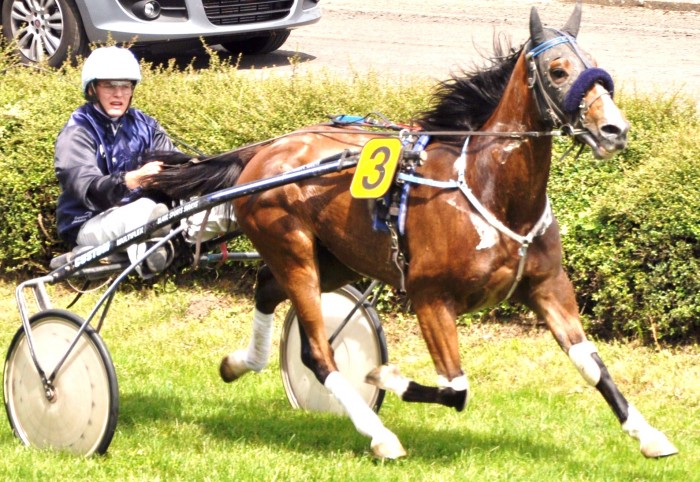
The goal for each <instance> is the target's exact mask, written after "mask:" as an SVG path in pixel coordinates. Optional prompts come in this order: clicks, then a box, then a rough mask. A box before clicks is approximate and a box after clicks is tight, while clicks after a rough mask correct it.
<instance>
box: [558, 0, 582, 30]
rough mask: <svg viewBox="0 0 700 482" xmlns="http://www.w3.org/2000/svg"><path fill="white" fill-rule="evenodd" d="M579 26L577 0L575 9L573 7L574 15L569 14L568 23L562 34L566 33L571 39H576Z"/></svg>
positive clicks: (579, 5)
mask: <svg viewBox="0 0 700 482" xmlns="http://www.w3.org/2000/svg"><path fill="white" fill-rule="evenodd" d="M580 26H581V0H577V2H576V7H574V13H572V14H571V17H570V18H569V21H568V22H566V25H565V26H564V28H563V29H562V30H563V31H564V32H566V33H568V34H569V35H571V36H572V37H574V38H576V36H577V35H578V29H579V27H580Z"/></svg>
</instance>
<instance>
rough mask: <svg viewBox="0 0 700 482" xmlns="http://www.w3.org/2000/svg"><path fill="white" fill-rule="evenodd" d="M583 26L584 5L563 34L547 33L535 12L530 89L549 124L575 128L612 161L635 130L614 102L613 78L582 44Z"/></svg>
mask: <svg viewBox="0 0 700 482" xmlns="http://www.w3.org/2000/svg"><path fill="white" fill-rule="evenodd" d="M580 23H581V2H580V1H579V2H577V3H576V8H575V9H574V13H573V14H572V15H571V18H569V20H568V22H567V23H566V25H565V26H564V28H563V29H562V30H555V29H550V28H544V27H543V26H542V22H541V21H540V17H539V14H538V13H537V9H536V8H534V7H533V8H532V12H531V14H530V42H529V44H528V45H527V47H526V59H527V64H528V77H529V79H528V81H529V86H530V88H531V89H533V90H534V95H535V98H536V101H537V106H538V109H539V112H540V115H541V116H542V119H543V120H544V121H545V122H546V123H549V124H551V125H553V126H556V127H562V126H570V127H572V128H573V129H575V131H576V133H577V134H576V139H577V140H579V141H580V142H584V143H586V144H588V145H589V146H590V147H591V149H592V150H593V154H594V155H595V156H596V157H597V158H599V159H603V158H609V157H611V156H612V155H614V154H615V153H616V152H617V151H619V150H622V149H624V148H625V146H626V145H627V131H628V130H629V124H628V122H627V120H626V119H625V117H624V115H623V114H622V112H621V111H620V109H618V107H617V106H616V105H615V103H614V102H613V100H612V96H613V81H612V78H611V77H610V74H608V73H607V72H606V71H605V70H603V69H600V68H597V67H596V64H595V61H594V60H593V59H592V58H591V57H590V56H589V55H588V54H587V53H586V52H584V51H583V50H581V49H580V48H579V47H578V45H577V43H576V35H577V34H578V30H579V25H580Z"/></svg>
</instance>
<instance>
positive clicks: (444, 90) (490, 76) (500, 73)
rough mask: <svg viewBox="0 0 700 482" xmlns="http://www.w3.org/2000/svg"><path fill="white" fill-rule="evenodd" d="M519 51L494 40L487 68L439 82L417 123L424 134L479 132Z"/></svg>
mask: <svg viewBox="0 0 700 482" xmlns="http://www.w3.org/2000/svg"><path fill="white" fill-rule="evenodd" d="M504 44H505V45H504ZM521 52H522V47H521V48H520V49H518V50H514V49H512V48H511V47H510V45H509V43H508V42H501V41H499V40H494V53H493V56H492V57H491V58H490V59H487V60H488V61H489V65H487V66H486V67H481V68H478V67H475V68H474V69H473V70H472V71H464V70H463V71H462V72H461V75H459V76H457V75H452V77H451V78H450V79H448V80H446V81H443V82H440V83H439V84H438V86H437V87H436V88H435V91H434V92H433V99H434V105H433V107H431V108H430V109H429V110H427V111H425V112H423V113H422V114H420V115H419V116H418V118H417V119H416V121H417V123H418V124H419V125H420V126H421V127H422V128H423V129H424V130H426V131H455V130H460V131H476V130H479V129H480V128H481V127H482V126H483V125H484V124H485V123H486V121H487V120H488V119H489V117H491V114H493V112H494V110H495V109H496V106H497V105H498V103H499V101H500V100H501V97H502V96H503V92H504V91H505V88H506V86H507V85H508V81H509V80H510V77H511V74H512V73H513V69H514V68H515V63H516V61H517V60H518V57H519V56H520V53H521ZM438 137H439V136H438ZM444 139H445V140H450V138H448V137H445V138H444ZM451 139H452V140H455V141H456V138H454V137H452V138H451Z"/></svg>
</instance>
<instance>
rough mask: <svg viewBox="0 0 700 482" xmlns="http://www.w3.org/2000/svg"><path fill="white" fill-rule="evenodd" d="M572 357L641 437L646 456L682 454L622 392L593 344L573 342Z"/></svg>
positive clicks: (626, 425)
mask: <svg viewBox="0 0 700 482" xmlns="http://www.w3.org/2000/svg"><path fill="white" fill-rule="evenodd" d="M569 358H570V359H571V361H572V362H573V364H574V365H575V366H576V368H577V369H578V370H579V372H580V373H581V375H582V376H583V378H584V379H585V380H586V382H588V383H589V384H590V385H591V386H594V387H595V388H596V389H597V390H598V391H599V392H600V393H601V395H603V398H605V401H607V402H608V405H610V408H612V410H613V412H614V413H615V416H616V417H617V419H618V420H619V421H620V423H621V424H622V430H624V431H625V433H627V434H628V435H629V436H630V437H633V438H635V439H637V440H639V446H640V450H641V452H642V454H643V455H644V456H645V457H649V458H656V457H666V456H669V455H674V454H677V453H678V449H677V448H676V447H675V446H674V445H673V444H672V443H671V442H670V441H669V440H668V438H667V437H666V435H664V434H663V433H662V432H660V431H659V430H657V429H655V428H654V427H652V426H651V425H649V423H648V422H647V421H646V420H645V419H644V417H643V416H642V414H641V413H639V411H638V410H637V409H636V408H635V407H634V406H633V405H632V404H631V403H629V402H628V401H627V400H626V399H625V397H624V396H623V395H622V393H620V391H619V390H618V388H617V386H616V385H615V383H614V382H613V380H612V377H611V376H610V373H609V372H608V369H607V368H606V367H605V364H604V363H603V361H602V360H601V359H600V357H599V356H598V350H597V349H596V347H595V345H593V343H591V342H590V341H582V342H580V343H577V344H575V345H572V346H571V348H569Z"/></svg>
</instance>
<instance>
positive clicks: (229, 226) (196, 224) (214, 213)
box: [182, 201, 237, 244]
mask: <svg viewBox="0 0 700 482" xmlns="http://www.w3.org/2000/svg"><path fill="white" fill-rule="evenodd" d="M205 216H206V210H205V211H200V212H198V213H195V214H193V215H192V216H190V217H188V218H186V219H183V220H182V225H183V226H184V227H185V231H184V233H183V234H184V236H185V240H186V241H187V242H188V243H192V244H194V243H196V242H197V237H198V236H199V238H200V241H209V240H210V239H214V238H216V237H217V236H221V235H223V234H226V233H227V232H229V231H233V230H234V229H236V226H237V223H236V216H235V215H234V214H233V206H232V205H231V202H230V201H229V202H225V203H223V204H217V205H216V206H214V207H212V208H211V211H210V213H209V216H207V222H206V223H204V217H205ZM200 231H201V234H199V233H200Z"/></svg>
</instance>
